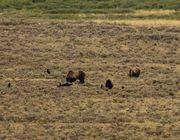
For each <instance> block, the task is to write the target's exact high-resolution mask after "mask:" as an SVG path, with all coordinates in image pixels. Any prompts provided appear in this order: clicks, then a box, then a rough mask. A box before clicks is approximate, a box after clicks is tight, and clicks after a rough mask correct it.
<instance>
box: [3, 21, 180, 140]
mask: <svg viewBox="0 0 180 140" xmlns="http://www.w3.org/2000/svg"><path fill="white" fill-rule="evenodd" d="M144 22H145V21H144ZM132 24H133V23H132ZM132 24H125V23H108V22H93V21H87V22H82V21H58V20H19V19H14V20H7V19H1V20H0V32H1V34H0V42H1V43H0V139H4V140H5V139H36V140H38V139H58V140H59V139H72V140H73V139H74V140H76V139H84V140H91V139H96V140H98V139H101V140H102V139H109V140H116V139H117V140H119V139H149V140H152V139H162V140H164V139H173V140H177V139H178V137H180V110H179V106H180V100H179V99H180V92H179V88H180V85H179V80H180V73H179V72H180V58H179V56H180V28H179V27H180V26H179V25H177V26H175V25H168V26H166V24H163V25H160V26H151V25H149V24H147V25H146V24H142V25H140V24H138V25H137V24H135V25H132ZM133 66H138V67H140V68H141V71H142V72H141V75H140V77H139V78H129V77H128V71H129V69H130V68H131V67H133ZM47 69H49V70H50V72H51V73H50V74H48V73H47V72H46V70H47ZM69 70H83V71H84V72H86V81H85V84H83V85H81V84H78V82H77V83H75V84H74V85H73V86H70V87H59V88H58V87H57V85H58V83H59V82H60V81H62V80H63V79H64V78H65V76H66V74H67V72H68V71H69ZM107 79H111V80H112V81H113V83H114V88H113V89H112V90H103V89H101V88H100V85H101V84H103V83H105V81H106V80H107ZM9 82H10V83H11V87H10V88H9V87H8V83H9Z"/></svg>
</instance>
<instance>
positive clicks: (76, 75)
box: [66, 71, 86, 83]
mask: <svg viewBox="0 0 180 140" xmlns="http://www.w3.org/2000/svg"><path fill="white" fill-rule="evenodd" d="M85 76H86V75H85V73H84V72H83V71H78V72H74V71H69V72H68V74H67V76H66V82H70V83H72V82H75V81H76V80H79V82H80V83H84V80H85Z"/></svg>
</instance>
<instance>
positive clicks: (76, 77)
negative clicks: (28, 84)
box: [8, 67, 141, 89]
mask: <svg viewBox="0 0 180 140" xmlns="http://www.w3.org/2000/svg"><path fill="white" fill-rule="evenodd" d="M47 73H48V74H50V73H51V71H50V70H49V69H47ZM140 73H141V70H140V69H139V68H138V67H133V68H131V69H130V70H129V74H128V75H129V77H136V78H137V77H139V76H140ZM85 77H86V74H85V72H83V71H81V70H79V71H72V70H70V71H69V72H68V74H67V76H66V79H65V82H64V83H59V85H58V86H57V87H61V86H71V85H73V83H74V82H76V81H79V83H80V84H84V83H85ZM113 86H114V85H113V83H112V81H111V80H110V79H108V80H106V83H105V85H104V84H102V85H101V88H102V89H112V88H113ZM8 87H9V88H10V87H11V83H10V82H9V83H8Z"/></svg>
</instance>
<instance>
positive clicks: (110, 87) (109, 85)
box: [106, 80, 113, 89]
mask: <svg viewBox="0 0 180 140" xmlns="http://www.w3.org/2000/svg"><path fill="white" fill-rule="evenodd" d="M106 87H107V88H108V89H112V88H113V83H112V81H111V80H107V81H106Z"/></svg>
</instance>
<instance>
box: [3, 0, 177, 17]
mask: <svg viewBox="0 0 180 140" xmlns="http://www.w3.org/2000/svg"><path fill="white" fill-rule="evenodd" d="M137 9H145V10H151V9H171V10H177V11H179V10H180V1H179V0H0V12H5V13H7V11H8V12H10V13H13V12H14V14H17V15H24V16H30V17H49V18H60V19H66V18H67V19H69V18H72V19H81V18H82V17H81V16H80V17H79V16H78V15H75V14H87V15H86V16H85V19H86V18H88V19H89V18H95V19H96V18H97V17H98V18H100V19H103V18H106V19H126V18H144V16H132V15H126V13H133V12H134V11H135V10H137ZM92 13H93V14H107V15H106V16H105V17H104V15H103V16H99V15H97V16H96V15H95V16H93V17H92V15H91V14H92ZM119 13H120V15H116V14H119ZM113 14H115V15H113ZM122 14H125V15H122ZM71 15H73V16H71ZM145 18H168V19H179V14H176V15H166V16H155V15H153V16H146V17H145Z"/></svg>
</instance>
